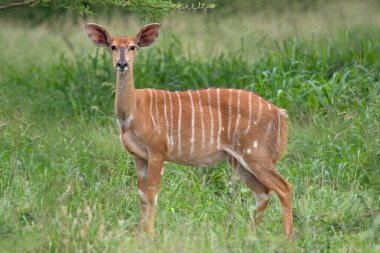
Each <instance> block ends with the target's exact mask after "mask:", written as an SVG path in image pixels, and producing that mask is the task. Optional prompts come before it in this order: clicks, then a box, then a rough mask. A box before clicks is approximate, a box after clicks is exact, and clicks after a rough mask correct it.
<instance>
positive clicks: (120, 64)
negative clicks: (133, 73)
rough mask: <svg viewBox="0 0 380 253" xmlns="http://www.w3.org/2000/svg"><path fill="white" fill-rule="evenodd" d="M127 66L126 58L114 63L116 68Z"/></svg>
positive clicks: (122, 68)
mask: <svg viewBox="0 0 380 253" xmlns="http://www.w3.org/2000/svg"><path fill="white" fill-rule="evenodd" d="M127 67H128V63H127V61H126V60H119V61H118V62H117V63H116V68H117V69H121V70H124V69H126V68H127Z"/></svg>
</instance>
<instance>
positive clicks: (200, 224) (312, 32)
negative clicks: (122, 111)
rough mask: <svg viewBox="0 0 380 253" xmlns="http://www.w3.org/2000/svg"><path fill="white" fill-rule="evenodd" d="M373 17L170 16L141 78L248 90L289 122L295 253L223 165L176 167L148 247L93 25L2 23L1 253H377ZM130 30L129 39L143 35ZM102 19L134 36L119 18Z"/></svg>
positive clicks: (364, 9) (348, 11) (364, 7)
mask: <svg viewBox="0 0 380 253" xmlns="http://www.w3.org/2000/svg"><path fill="white" fill-rule="evenodd" d="M369 2H371V3H373V2H372V1H368V2H366V1H364V3H362V4H360V2H358V1H355V2H354V3H352V5H350V6H351V8H349V7H347V6H346V5H345V4H341V6H340V7H339V5H337V6H335V5H334V6H335V7H334V6H327V7H326V8H323V9H321V10H319V11H316V12H313V13H304V12H299V13H298V12H291V11H289V12H286V13H283V14H278V15H275V14H273V15H269V16H268V15H263V14H260V13H258V14H256V15H252V16H251V15H246V16H245V14H244V15H243V14H242V15H234V16H228V17H226V18H225V19H224V20H222V19H221V17H220V16H216V15H210V16H205V15H183V16H181V15H180V16H172V17H169V18H168V19H166V20H164V21H163V32H162V35H161V37H160V38H159V40H158V43H157V45H155V46H154V47H152V48H149V49H145V48H144V49H142V50H141V52H139V55H138V58H137V60H136V63H135V64H136V66H135V82H136V86H137V87H138V88H143V87H155V88H161V89H168V90H185V89H194V88H203V87H212V86H215V87H236V88H244V89H250V90H253V91H255V92H257V93H259V94H260V95H261V96H263V97H265V98H267V99H268V100H270V101H272V102H274V103H275V104H277V105H279V106H281V107H283V108H285V109H287V110H288V113H289V124H290V126H291V127H290V136H289V147H288V150H287V153H286V155H285V157H284V158H283V159H282V160H281V162H280V163H279V164H278V165H277V169H278V170H279V171H280V172H281V174H282V175H283V176H284V177H285V178H287V179H288V181H289V182H291V183H292V185H293V192H294V193H293V203H294V207H293V211H294V220H295V231H296V241H295V242H294V243H289V242H288V241H287V240H286V239H285V238H284V237H283V236H282V213H281V207H280V204H279V201H278V198H277V196H273V197H272V198H271V203H270V206H269V208H268V211H267V212H266V214H265V217H264V222H263V223H262V225H261V226H260V227H259V228H258V229H257V230H256V231H251V230H249V229H248V223H249V220H250V218H251V217H253V208H254V206H255V200H254V198H253V196H252V194H251V192H250V190H249V189H248V188H247V187H246V186H245V185H244V184H243V183H242V182H241V181H240V179H239V178H238V175H237V173H235V172H234V171H232V170H230V169H229V168H228V166H227V164H221V165H220V166H218V167H216V168H209V169H200V168H190V167H183V166H178V165H176V164H171V163H167V164H166V165H165V174H164V179H163V183H162V186H161V191H160V197H159V200H158V207H157V214H156V215H157V218H156V237H157V238H156V242H155V243H151V242H149V241H148V240H146V239H145V238H144V237H143V236H141V235H140V234H139V229H138V197H137V196H138V195H137V186H136V173H135V166H134V160H133V159H132V157H131V156H129V155H128V154H127V153H126V152H125V151H124V150H123V148H122V146H121V144H120V143H119V138H118V134H117V127H116V121H115V117H114V114H113V96H114V94H113V92H114V82H115V73H114V71H113V69H112V66H111V61H110V55H109V54H108V53H105V52H103V51H102V50H98V49H95V48H94V46H93V45H92V44H91V43H90V42H89V41H88V39H87V38H86V36H85V34H84V31H83V23H84V21H80V22H79V24H77V23H72V22H70V21H68V20H65V21H64V22H62V23H60V25H59V26H58V25H52V24H48V23H42V24H39V25H37V26H31V25H29V24H25V23H22V22H20V21H13V20H9V19H0V22H1V23H2V27H1V29H0V52H1V54H0V60H1V62H2V64H1V66H0V101H1V102H0V252H25V251H26V252H378V251H379V250H380V240H379V238H380V197H379V196H380V195H379V191H380V187H379V186H380V174H379V167H380V102H379V101H380V29H379V26H378V21H379V15H378V13H379V10H380V8H379V7H378V6H377V5H376V8H377V9H376V8H375V7H374V6H372V7H371V6H368V3H369ZM353 9H355V10H356V12H353V11H352V10H353ZM120 19H121V20H126V21H128V24H130V26H128V28H126V32H125V33H126V34H134V33H135V32H137V31H138V29H139V26H140V25H141V24H142V22H141V21H138V20H136V19H134V18H128V19H126V18H125V19H123V18H122V17H120ZM92 20H97V19H96V18H92ZM99 20H100V21H97V22H99V23H103V24H105V25H106V26H108V27H109V30H110V31H115V33H116V34H121V33H124V30H123V26H122V25H121V24H120V22H118V19H117V18H115V19H112V20H106V19H102V18H99ZM222 21H223V22H225V24H228V27H229V28H228V29H222V25H221V22H222ZM252 23H254V24H256V26H252V25H250V24H252ZM189 24H191V25H189ZM316 24H317V25H316ZM330 24H331V25H330ZM290 27H291V28H290Z"/></svg>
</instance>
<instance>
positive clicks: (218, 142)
mask: <svg viewBox="0 0 380 253" xmlns="http://www.w3.org/2000/svg"><path fill="white" fill-rule="evenodd" d="M216 95H217V96H216V97H217V103H218V120H219V129H218V141H217V148H218V149H220V135H221V133H222V110H221V108H220V89H217V90H216Z"/></svg>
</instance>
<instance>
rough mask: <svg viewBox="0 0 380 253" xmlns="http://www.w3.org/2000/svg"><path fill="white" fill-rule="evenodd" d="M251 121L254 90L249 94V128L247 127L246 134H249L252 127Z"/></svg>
mask: <svg viewBox="0 0 380 253" xmlns="http://www.w3.org/2000/svg"><path fill="white" fill-rule="evenodd" d="M251 121H252V92H249V95H248V126H247V129H245V134H248V132H249V130H250V129H251ZM255 122H256V121H255ZM255 124H256V123H255Z"/></svg>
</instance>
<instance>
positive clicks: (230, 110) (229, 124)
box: [227, 89, 232, 140]
mask: <svg viewBox="0 0 380 253" xmlns="http://www.w3.org/2000/svg"><path fill="white" fill-rule="evenodd" d="M231 123H232V89H229V90H228V128H227V136H228V139H229V140H230V139H231V134H230V130H231Z"/></svg>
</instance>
